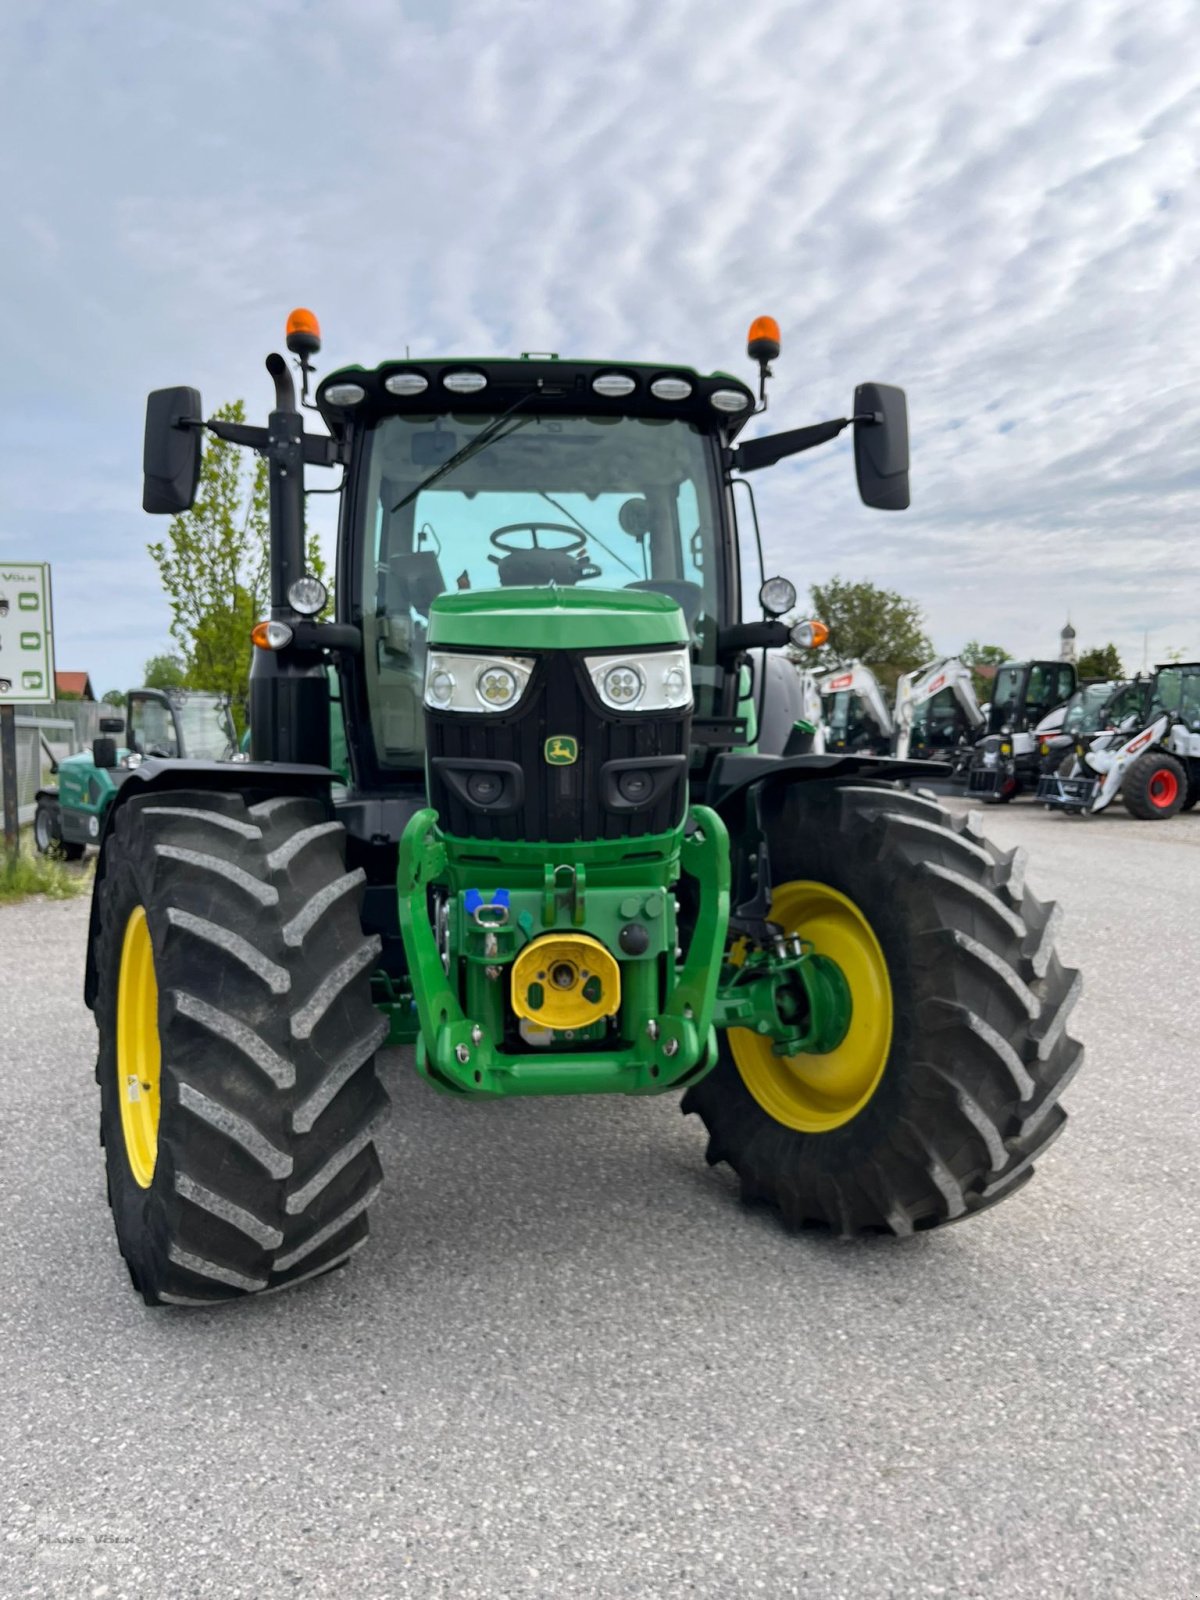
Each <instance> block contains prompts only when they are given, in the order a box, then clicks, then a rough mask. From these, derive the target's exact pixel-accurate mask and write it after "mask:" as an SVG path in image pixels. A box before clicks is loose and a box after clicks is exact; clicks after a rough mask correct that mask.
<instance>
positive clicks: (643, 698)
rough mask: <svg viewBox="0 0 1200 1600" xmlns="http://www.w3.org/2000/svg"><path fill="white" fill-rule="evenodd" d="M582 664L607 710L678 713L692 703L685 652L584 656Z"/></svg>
mask: <svg viewBox="0 0 1200 1600" xmlns="http://www.w3.org/2000/svg"><path fill="white" fill-rule="evenodd" d="M584 665H585V666H586V668H587V672H588V677H589V678H591V680H592V683H593V684H594V685H595V688H596V693H597V694H598V695H599V696H600V698H601V700H603V702H604V704H605V705H606V706H608V707H609V709H610V710H611V711H681V710H683V709H684V707H686V706H690V705H691V703H692V664H691V658H690V656H689V654H688V652H687V651H686V650H661V651H656V652H655V653H654V654H652V655H644V656H585V657H584Z"/></svg>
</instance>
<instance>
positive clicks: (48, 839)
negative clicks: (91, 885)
mask: <svg viewBox="0 0 1200 1600" xmlns="http://www.w3.org/2000/svg"><path fill="white" fill-rule="evenodd" d="M33 844H34V849H35V850H36V851H37V852H38V854H39V855H42V856H49V857H50V858H51V859H52V860H54V861H78V860H79V859H80V857H81V856H82V855H83V852H84V851H85V850H86V849H87V846H86V845H82V844H71V843H69V842H68V841H67V840H66V839H64V838H63V836H62V812H61V810H60V809H59V804H58V801H57V800H39V801H38V803H37V810H36V811H35V812H34V814H33Z"/></svg>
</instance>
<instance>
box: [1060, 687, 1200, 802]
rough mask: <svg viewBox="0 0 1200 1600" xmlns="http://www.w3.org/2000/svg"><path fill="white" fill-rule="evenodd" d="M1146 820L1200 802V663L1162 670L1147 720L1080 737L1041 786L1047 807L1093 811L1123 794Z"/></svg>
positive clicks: (1133, 719)
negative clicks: (1088, 738) (1087, 737)
mask: <svg viewBox="0 0 1200 1600" xmlns="http://www.w3.org/2000/svg"><path fill="white" fill-rule="evenodd" d="M1118 794H1119V795H1120V796H1121V799H1122V800H1123V801H1124V802H1125V809H1126V811H1128V812H1129V813H1130V814H1131V815H1132V816H1135V817H1137V818H1138V819H1139V820H1141V821H1162V820H1164V819H1165V818H1167V817H1173V816H1175V815H1176V813H1177V812H1180V811H1190V810H1191V808H1192V807H1193V806H1194V805H1195V804H1196V803H1197V802H1198V801H1200V662H1197V661H1191V662H1186V663H1182V664H1179V665H1174V664H1172V665H1170V666H1163V667H1158V668H1156V670H1155V673H1154V678H1153V680H1152V682H1151V690H1150V710H1149V713H1148V718H1147V717H1141V716H1136V715H1135V716H1130V717H1128V718H1126V719H1125V721H1124V723H1123V724H1122V726H1120V727H1119V728H1116V729H1106V730H1105V731H1104V732H1102V733H1098V734H1096V735H1095V736H1094V737H1093V738H1091V739H1090V740H1088V741H1085V740H1082V739H1081V740H1080V741H1079V742H1078V743H1077V744H1076V746H1075V749H1074V751H1073V752H1072V753H1071V754H1070V755H1068V756H1067V757H1066V758H1065V760H1064V761H1063V763H1062V765H1061V767H1060V768H1059V770H1058V772H1057V773H1050V774H1047V775H1046V776H1045V777H1043V778H1042V779H1041V781H1040V782H1039V784H1038V790H1037V798H1038V799H1039V800H1040V801H1041V803H1042V804H1043V805H1044V806H1046V807H1047V808H1048V809H1051V810H1057V811H1068V812H1075V813H1077V814H1078V813H1085V812H1086V813H1088V814H1092V815H1094V814H1095V813H1096V812H1098V811H1103V810H1104V808H1105V807H1106V806H1108V805H1110V804H1111V802H1112V801H1113V800H1115V799H1116V797H1117V795H1118Z"/></svg>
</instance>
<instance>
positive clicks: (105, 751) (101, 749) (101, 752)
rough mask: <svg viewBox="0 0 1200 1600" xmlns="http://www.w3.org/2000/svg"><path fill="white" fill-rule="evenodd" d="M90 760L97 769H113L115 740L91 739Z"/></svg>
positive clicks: (114, 764) (115, 760)
mask: <svg viewBox="0 0 1200 1600" xmlns="http://www.w3.org/2000/svg"><path fill="white" fill-rule="evenodd" d="M92 760H93V761H94V762H95V763H96V765H97V766H98V767H115V766H116V764H117V741H116V740H115V739H93V740H92Z"/></svg>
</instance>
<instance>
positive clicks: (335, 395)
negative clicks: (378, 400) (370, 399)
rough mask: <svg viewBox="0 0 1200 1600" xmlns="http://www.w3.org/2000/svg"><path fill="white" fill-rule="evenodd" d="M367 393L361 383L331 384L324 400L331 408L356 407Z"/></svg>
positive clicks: (323, 397)
mask: <svg viewBox="0 0 1200 1600" xmlns="http://www.w3.org/2000/svg"><path fill="white" fill-rule="evenodd" d="M366 392H367V391H366V390H365V389H364V388H363V386H362V384H361V383H331V384H330V385H329V387H328V389H326V391H325V393H324V395H323V396H322V399H324V400H327V401H328V402H329V404H330V405H331V406H356V405H357V404H358V402H359V401H360V400H362V399H363V398H364V397H365V396H366Z"/></svg>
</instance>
